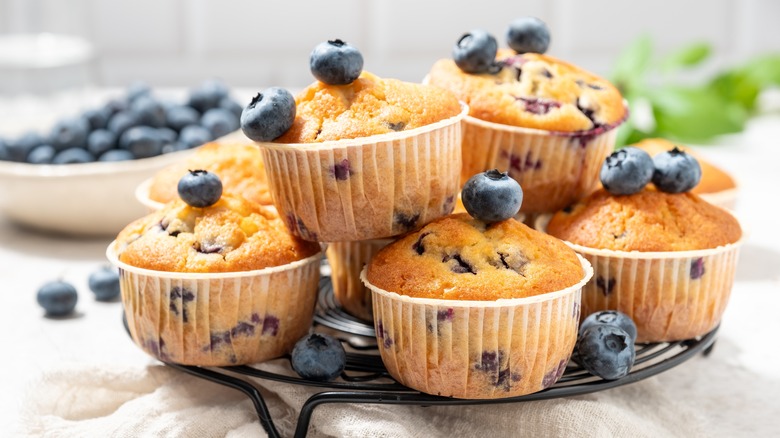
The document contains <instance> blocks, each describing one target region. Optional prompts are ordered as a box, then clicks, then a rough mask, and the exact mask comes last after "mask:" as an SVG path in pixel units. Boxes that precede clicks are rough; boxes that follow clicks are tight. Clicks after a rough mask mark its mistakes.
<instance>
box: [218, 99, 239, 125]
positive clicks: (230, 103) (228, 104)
mask: <svg viewBox="0 0 780 438" xmlns="http://www.w3.org/2000/svg"><path fill="white" fill-rule="evenodd" d="M219 108H222V109H226V110H228V111H230V112H231V113H233V114H234V115H235V116H236V120H238V119H240V118H241V111H243V110H244V107H242V106H241V104H240V103H238V102H236V101H235V100H233V99H232V98H230V97H229V96H228V97H223V98H222V100H220V101H219Z"/></svg>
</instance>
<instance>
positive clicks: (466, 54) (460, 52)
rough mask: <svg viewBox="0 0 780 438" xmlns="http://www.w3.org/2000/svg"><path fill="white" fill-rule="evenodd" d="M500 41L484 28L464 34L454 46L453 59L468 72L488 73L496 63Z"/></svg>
mask: <svg viewBox="0 0 780 438" xmlns="http://www.w3.org/2000/svg"><path fill="white" fill-rule="evenodd" d="M497 52H498V43H497V42H496V39H495V38H494V37H493V35H490V34H489V33H488V32H487V31H485V30H482V29H474V30H472V31H471V32H469V33H466V34H463V36H461V37H460V39H458V42H457V43H455V47H453V48H452V59H453V61H455V64H456V65H457V66H458V68H460V69H461V70H463V71H464V72H466V73H488V72H489V71H491V69H492V67H493V65H494V64H495V59H496V53H497Z"/></svg>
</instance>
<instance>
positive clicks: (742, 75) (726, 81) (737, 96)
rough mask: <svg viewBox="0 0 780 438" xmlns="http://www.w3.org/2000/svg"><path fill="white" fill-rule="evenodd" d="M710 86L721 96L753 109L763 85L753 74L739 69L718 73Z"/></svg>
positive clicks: (747, 108) (748, 109)
mask: <svg viewBox="0 0 780 438" xmlns="http://www.w3.org/2000/svg"><path fill="white" fill-rule="evenodd" d="M709 88H710V89H711V90H712V91H713V92H715V93H717V94H719V95H720V96H721V98H723V99H725V100H727V101H729V102H733V103H736V104H738V105H740V106H741V107H742V108H744V109H745V110H746V111H752V110H753V109H755V106H756V100H757V99H758V95H759V93H761V88H762V86H761V84H760V83H759V80H757V79H756V78H755V77H754V76H753V75H751V74H750V73H747V72H746V71H745V70H744V69H738V70H732V71H729V72H725V73H721V74H719V75H717V76H716V77H715V78H713V79H712V81H710V83H709Z"/></svg>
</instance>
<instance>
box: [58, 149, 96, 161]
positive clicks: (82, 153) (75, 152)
mask: <svg viewBox="0 0 780 438" xmlns="http://www.w3.org/2000/svg"><path fill="white" fill-rule="evenodd" d="M93 161H95V156H94V155H92V154H91V153H89V151H87V150H86V149H82V148H69V149H65V150H64V151H62V152H57V155H55V156H54V158H53V159H52V160H51V164H81V163H91V162H93Z"/></svg>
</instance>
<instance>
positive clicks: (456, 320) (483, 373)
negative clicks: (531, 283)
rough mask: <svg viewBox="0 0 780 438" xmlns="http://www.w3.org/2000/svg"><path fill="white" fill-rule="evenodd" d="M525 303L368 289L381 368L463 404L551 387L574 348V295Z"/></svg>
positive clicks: (570, 291) (573, 291)
mask: <svg viewBox="0 0 780 438" xmlns="http://www.w3.org/2000/svg"><path fill="white" fill-rule="evenodd" d="M579 259H580V262H581V263H582V267H583V269H584V271H585V275H584V277H583V279H582V280H581V281H580V282H579V283H577V284H575V285H573V286H571V287H568V288H566V289H563V290H560V291H556V292H550V293H546V294H542V295H537V296H532V297H528V298H514V299H500V300H497V301H458V300H443V299H427V298H412V297H408V296H404V295H399V294H397V293H394V292H388V291H385V290H382V289H380V288H377V287H375V286H373V285H371V284H370V283H369V282H368V280H367V279H366V270H365V269H364V270H363V272H362V273H361V279H362V280H363V282H364V283H365V284H366V286H367V287H368V288H369V289H371V291H372V296H373V297H372V299H373V305H374V327H375V329H376V333H377V342H378V344H379V352H380V354H381V356H382V361H383V362H384V364H385V367H387V370H388V371H389V372H390V375H392V376H393V378H394V379H396V380H397V381H398V382H399V383H401V384H403V385H406V386H408V387H410V388H414V389H416V390H418V391H422V392H425V393H428V394H433V395H441V396H446V397H456V398H466V399H493V398H504V397H514V396H519V395H524V394H530V393H533V392H537V391H541V390H543V389H545V388H548V387H550V386H552V385H553V384H554V383H555V382H557V381H558V379H559V378H560V377H561V375H562V374H563V372H564V370H565V368H566V364H567V363H568V361H569V357H570V356H571V353H572V351H573V349H574V344H575V343H576V341H577V329H578V327H579V318H580V291H581V290H582V287H583V286H584V285H585V283H587V281H588V280H589V279H590V277H591V275H592V270H591V267H590V264H589V263H588V262H587V260H585V259H584V258H582V257H579Z"/></svg>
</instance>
